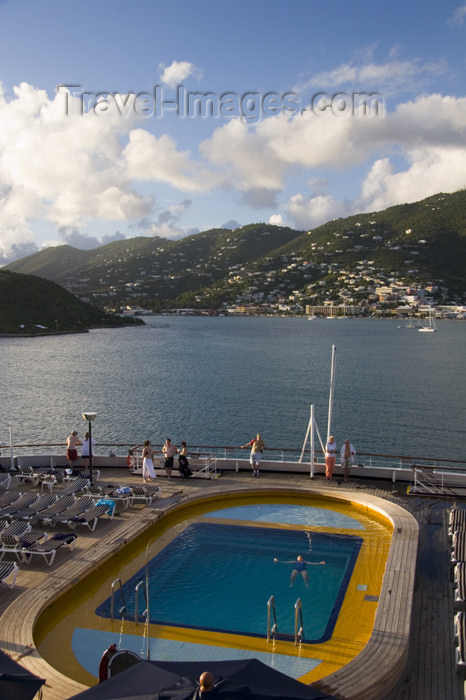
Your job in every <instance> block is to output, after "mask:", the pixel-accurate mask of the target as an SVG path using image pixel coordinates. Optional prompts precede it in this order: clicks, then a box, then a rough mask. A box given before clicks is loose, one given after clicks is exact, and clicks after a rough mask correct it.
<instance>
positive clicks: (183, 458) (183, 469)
mask: <svg viewBox="0 0 466 700" xmlns="http://www.w3.org/2000/svg"><path fill="white" fill-rule="evenodd" d="M178 469H179V472H180V474H181V476H182V477H183V478H184V479H188V478H189V477H190V476H192V475H193V473H192V471H191V469H190V468H189V462H188V447H187V445H186V443H185V442H182V443H181V450H180V453H179V455H178Z"/></svg>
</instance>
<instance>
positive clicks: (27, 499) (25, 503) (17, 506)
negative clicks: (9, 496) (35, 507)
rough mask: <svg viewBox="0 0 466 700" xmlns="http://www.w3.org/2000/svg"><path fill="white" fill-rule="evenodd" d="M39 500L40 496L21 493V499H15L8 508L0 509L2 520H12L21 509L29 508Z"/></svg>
mask: <svg viewBox="0 0 466 700" xmlns="http://www.w3.org/2000/svg"><path fill="white" fill-rule="evenodd" d="M39 498H40V496H39V494H38V493H33V492H29V493H23V495H22V496H21V498H17V499H15V500H14V501H13V503H10V505H9V506H5V507H4V508H2V510H1V515H2V518H14V517H15V516H16V515H17V514H18V513H20V512H21V511H22V510H23V509H25V508H29V506H30V505H32V504H33V503H34V502H35V501H37V500H38V499H39Z"/></svg>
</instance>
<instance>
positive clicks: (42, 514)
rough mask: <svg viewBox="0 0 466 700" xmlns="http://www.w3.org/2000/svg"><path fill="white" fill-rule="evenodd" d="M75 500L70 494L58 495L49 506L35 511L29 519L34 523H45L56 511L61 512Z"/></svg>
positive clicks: (56, 513)
mask: <svg viewBox="0 0 466 700" xmlns="http://www.w3.org/2000/svg"><path fill="white" fill-rule="evenodd" d="M75 501H76V498H75V497H74V496H73V495H72V494H70V495H69V496H59V497H58V499H57V500H56V501H55V503H52V505H51V506H50V507H49V508H46V509H45V510H41V511H39V513H35V514H34V515H33V516H32V517H31V518H30V520H31V521H32V522H33V523H34V524H38V523H46V522H48V521H49V520H51V518H53V517H54V516H55V515H58V513H63V511H65V510H66V509H67V508H69V507H70V506H71V505H72V504H73V503H74V502H75Z"/></svg>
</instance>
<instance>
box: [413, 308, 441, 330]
mask: <svg viewBox="0 0 466 700" xmlns="http://www.w3.org/2000/svg"><path fill="white" fill-rule="evenodd" d="M436 330H437V328H436V326H435V319H434V315H433V313H432V309H429V319H428V323H427V325H425V326H421V328H418V331H419V333H435V332H436Z"/></svg>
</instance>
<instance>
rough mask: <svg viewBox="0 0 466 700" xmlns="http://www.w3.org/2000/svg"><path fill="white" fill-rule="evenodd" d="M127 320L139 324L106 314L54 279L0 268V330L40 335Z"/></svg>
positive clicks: (105, 325)
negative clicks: (81, 299)
mask: <svg viewBox="0 0 466 700" xmlns="http://www.w3.org/2000/svg"><path fill="white" fill-rule="evenodd" d="M128 322H129V323H134V322H137V323H142V321H134V320H133V319H122V318H121V317H119V316H112V315H109V314H105V313H104V312H102V311H101V310H100V309H97V308H95V307H94V306H91V305H90V304H86V303H84V302H82V301H80V300H79V299H78V298H77V297H75V296H74V295H73V294H71V293H70V292H67V291H66V290H65V289H63V287H61V286H60V285H58V284H56V283H55V282H50V281H48V280H45V279H43V278H41V277H36V276H34V275H23V274H18V273H15V272H10V271H7V270H0V333H6V334H19V335H30V334H34V335H39V334H46V333H56V332H57V331H58V332H65V331H68V332H69V331H84V330H87V329H89V328H96V327H108V326H122V325H126V324H128Z"/></svg>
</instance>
